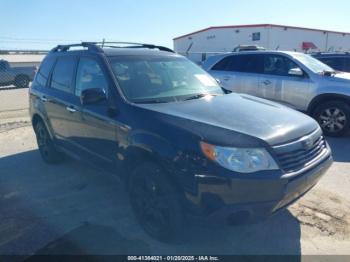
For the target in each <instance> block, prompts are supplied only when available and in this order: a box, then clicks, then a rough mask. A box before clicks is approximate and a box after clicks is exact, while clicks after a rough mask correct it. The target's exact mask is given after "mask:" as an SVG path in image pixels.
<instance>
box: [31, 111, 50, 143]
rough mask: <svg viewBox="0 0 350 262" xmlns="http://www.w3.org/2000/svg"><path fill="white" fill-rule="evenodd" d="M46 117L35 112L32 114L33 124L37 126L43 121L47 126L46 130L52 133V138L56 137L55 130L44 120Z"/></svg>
mask: <svg viewBox="0 0 350 262" xmlns="http://www.w3.org/2000/svg"><path fill="white" fill-rule="evenodd" d="M44 119H45V118H44V117H43V116H42V115H41V114H39V113H38V112H36V113H34V114H33V116H32V126H33V127H35V125H36V124H37V123H38V122H39V121H41V122H42V123H43V124H44V125H45V127H46V130H47V131H48V132H49V135H50V138H51V139H54V135H53V132H52V130H51V128H49V127H48V125H47V123H46V121H45V120H44Z"/></svg>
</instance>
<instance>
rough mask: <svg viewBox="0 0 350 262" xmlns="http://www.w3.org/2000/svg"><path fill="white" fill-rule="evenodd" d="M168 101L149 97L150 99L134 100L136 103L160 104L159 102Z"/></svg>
mask: <svg viewBox="0 0 350 262" xmlns="http://www.w3.org/2000/svg"><path fill="white" fill-rule="evenodd" d="M168 102H170V101H164V100H160V99H150V100H140V101H134V103H136V104H161V103H168Z"/></svg>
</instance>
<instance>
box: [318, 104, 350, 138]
mask: <svg viewBox="0 0 350 262" xmlns="http://www.w3.org/2000/svg"><path fill="white" fill-rule="evenodd" d="M313 116H314V118H315V119H316V120H317V122H318V123H319V124H320V126H321V128H322V129H323V132H324V134H325V135H327V136H333V137H339V136H343V135H345V134H346V133H347V132H348V131H349V126H350V107H349V106H348V105H347V104H346V103H344V102H342V101H330V102H327V103H325V104H323V105H320V106H318V107H317V108H316V109H315V111H314V115H313Z"/></svg>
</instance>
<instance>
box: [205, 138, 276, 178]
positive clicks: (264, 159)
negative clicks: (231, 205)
mask: <svg viewBox="0 0 350 262" xmlns="http://www.w3.org/2000/svg"><path fill="white" fill-rule="evenodd" d="M200 145H201V149H202V151H203V153H204V155H205V156H206V157H207V158H209V159H210V160H213V161H215V162H217V163H218V164H219V165H221V166H223V167H225V168H227V169H229V170H232V171H235V172H239V173H254V172H257V171H262V170H277V169H279V168H278V166H277V164H276V162H275V160H274V159H273V158H272V157H271V155H270V154H269V153H268V152H267V151H266V149H264V148H235V147H221V146H214V145H210V144H207V143H205V142H201V143H200Z"/></svg>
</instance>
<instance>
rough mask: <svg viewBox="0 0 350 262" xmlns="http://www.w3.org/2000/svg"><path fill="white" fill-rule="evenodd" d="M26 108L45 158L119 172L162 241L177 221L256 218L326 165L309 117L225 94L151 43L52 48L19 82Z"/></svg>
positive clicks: (178, 226) (143, 220)
mask: <svg viewBox="0 0 350 262" xmlns="http://www.w3.org/2000/svg"><path fill="white" fill-rule="evenodd" d="M72 47H78V48H79V47H82V48H81V49H82V50H73V49H74V48H72ZM30 112H31V117H32V124H33V127H34V130H35V134H36V137H37V141H38V145H39V151H40V153H41V155H42V157H43V159H44V161H46V162H47V163H57V162H59V161H61V160H63V157H62V156H63V155H68V156H71V157H73V158H76V159H81V160H85V161H87V162H89V163H91V164H93V165H95V166H99V167H102V168H104V169H106V170H108V171H111V172H113V173H115V174H116V175H118V176H120V177H121V178H122V180H123V181H125V184H126V186H127V189H128V193H129V196H130V202H131V205H132V207H133V210H134V213H135V216H136V218H137V219H138V221H139V222H140V224H141V225H142V226H143V228H144V229H145V231H146V232H148V233H149V234H150V235H152V236H153V237H156V238H158V239H161V240H166V239H169V238H172V237H175V236H178V235H179V233H180V232H181V230H183V229H184V226H183V225H184V221H185V220H187V219H191V220H192V219H193V218H194V219H196V218H197V219H196V221H198V219H200V220H204V221H216V222H218V221H220V222H222V223H230V224H232V223H240V222H250V221H255V220H257V219H262V218H266V217H268V216H269V215H271V214H273V213H276V212H277V211H278V210H281V209H282V208H284V207H286V206H287V205H289V204H290V203H292V202H293V201H295V200H296V199H298V198H299V197H300V196H302V195H303V194H304V193H305V192H307V191H308V190H309V189H311V188H312V187H313V186H314V185H315V184H316V183H317V181H318V180H319V179H320V177H321V176H322V175H323V174H324V173H325V171H326V170H327V169H328V167H329V166H330V165H331V163H332V157H331V151H330V149H329V147H328V145H327V142H326V141H325V139H324V137H323V136H322V131H321V129H320V127H319V125H318V124H317V123H316V122H315V121H314V120H313V119H311V118H310V117H308V116H306V115H304V114H302V113H299V112H297V111H294V110H292V109H289V108H287V107H284V106H282V105H279V104H277V103H273V102H270V101H267V100H264V99H259V98H256V97H253V96H249V95H241V94H225V93H224V92H223V90H222V89H221V88H220V86H218V84H217V82H216V81H215V80H214V79H213V78H212V77H211V76H209V75H208V74H207V73H206V72H205V71H203V70H202V69H201V68H199V67H198V66H196V65H195V64H193V63H192V62H190V61H189V60H187V59H186V58H184V57H182V56H180V55H177V54H175V53H173V52H172V51H171V50H169V49H167V48H165V47H160V46H154V45H143V44H125V43H124V44H118V43H104V44H102V45H101V44H98V43H82V44H79V45H69V46H58V47H56V48H54V49H53V50H52V51H51V52H50V53H49V54H48V55H47V57H46V58H45V59H44V61H43V62H42V64H41V67H40V69H39V71H38V73H37V75H36V77H35V80H34V82H33V84H32V86H31V88H30Z"/></svg>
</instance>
